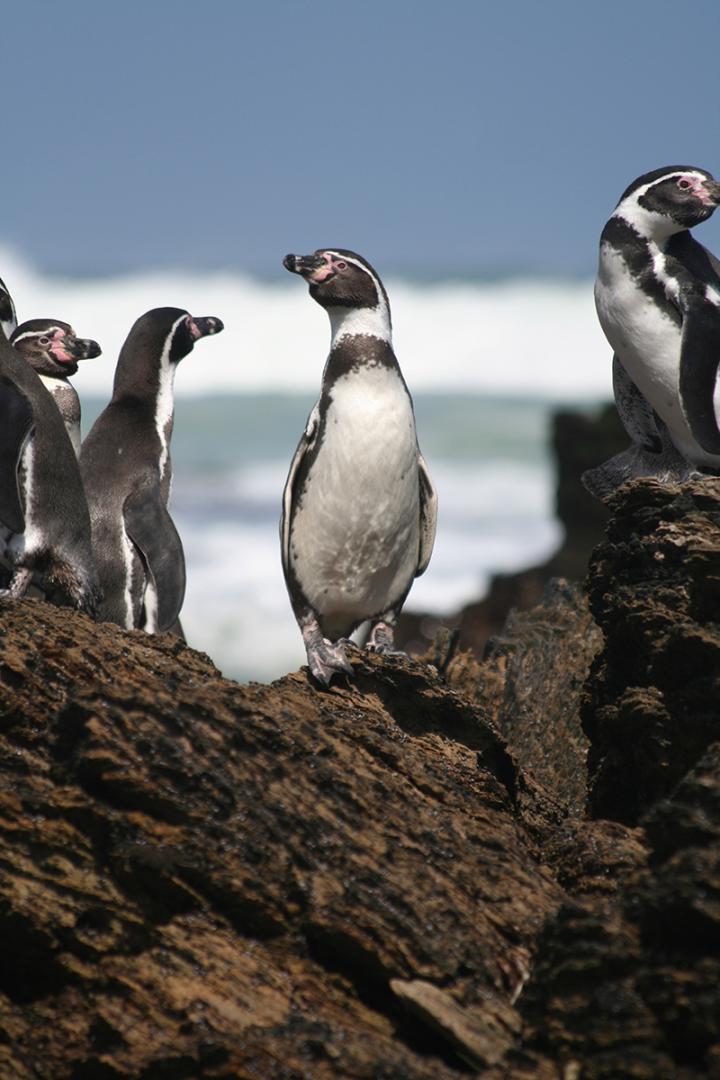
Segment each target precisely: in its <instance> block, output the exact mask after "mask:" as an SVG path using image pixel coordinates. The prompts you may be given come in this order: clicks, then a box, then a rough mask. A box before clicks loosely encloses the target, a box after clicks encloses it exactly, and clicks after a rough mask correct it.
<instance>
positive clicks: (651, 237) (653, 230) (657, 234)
mask: <svg viewBox="0 0 720 1080" xmlns="http://www.w3.org/2000/svg"><path fill="white" fill-rule="evenodd" d="M613 217H615V218H619V219H620V221H623V222H624V223H625V224H626V225H629V226H630V228H631V229H633V230H634V231H635V232H636V233H637V234H638V236H640V237H642V239H643V240H646V241H647V242H648V244H654V245H655V247H658V248H660V249H661V250H664V248H665V245H666V244H667V242H668V240H670V238H671V237H673V236H677V235H678V233H682V232H686V231H687V230H686V229H683V228H682V226H679V225H677V223H676V222H674V221H671V220H670V219H669V218H664V217H662V216H661V215H660V214H652V215H649V214H648V212H647V211H646V210H642V209H641V208H640V207H635V206H628V207H623V209H622V210H618V211H617V213H615V214H613Z"/></svg>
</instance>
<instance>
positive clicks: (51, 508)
mask: <svg viewBox="0 0 720 1080" xmlns="http://www.w3.org/2000/svg"><path fill="white" fill-rule="evenodd" d="M0 534H1V535H2V542H3V547H4V556H5V558H6V559H7V560H8V561H9V563H10V566H11V572H12V577H11V580H10V585H9V587H8V588H7V589H5V590H3V591H2V593H1V594H0V595H1V596H2V597H3V598H10V599H17V598H19V597H21V596H23V595H24V594H25V592H26V590H27V588H28V585H29V584H30V581H31V579H32V577H33V575H34V574H36V575H37V577H38V580H39V582H40V584H41V586H42V588H43V590H44V592H45V595H46V596H47V597H48V598H49V599H50V600H52V601H54V602H57V603H60V604H64V605H69V606H72V607H76V608H78V609H79V610H81V611H86V612H87V613H88V614H90V615H93V614H95V611H96V608H97V602H98V586H97V578H96V576H95V569H94V566H93V558H92V549H91V542H90V517H89V514H88V507H87V502H86V500H85V494H84V492H83V486H82V482H81V479H80V473H79V470H78V464H77V460H76V458H75V454H74V452H73V448H72V445H71V443H70V439H69V437H68V433H67V431H66V430H65V425H64V424H63V421H62V417H61V416H60V413H59V411H58V409H57V406H56V405H55V402H54V401H53V399H52V397H51V396H50V394H49V393H48V391H47V390H46V389H45V387H44V386H43V384H42V383H41V381H40V378H39V377H38V375H36V373H35V372H34V371H33V370H32V368H31V367H30V366H29V364H27V363H26V362H25V360H23V358H22V357H21V356H19V355H18V353H17V352H16V351H15V349H13V348H12V347H11V346H10V344H9V342H8V341H7V340H6V339H5V337H4V335H3V334H0Z"/></svg>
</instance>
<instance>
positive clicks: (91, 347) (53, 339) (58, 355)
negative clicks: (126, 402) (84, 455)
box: [10, 319, 100, 457]
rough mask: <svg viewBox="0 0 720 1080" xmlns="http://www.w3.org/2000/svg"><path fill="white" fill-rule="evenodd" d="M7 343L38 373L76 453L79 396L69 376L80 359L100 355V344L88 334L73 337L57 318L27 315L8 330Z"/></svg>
mask: <svg viewBox="0 0 720 1080" xmlns="http://www.w3.org/2000/svg"><path fill="white" fill-rule="evenodd" d="M10 344H11V345H12V346H13V348H15V349H16V350H17V351H18V352H19V353H20V355H21V356H22V357H23V358H24V359H25V360H26V361H27V363H28V364H29V365H30V367H31V368H32V369H33V370H34V371H36V372H37V373H38V375H39V376H40V381H41V382H42V384H43V386H44V387H45V388H46V389H47V390H49V391H50V393H51V394H52V397H53V400H54V402H55V404H56V405H57V407H58V409H59V410H60V415H61V416H62V418H63V422H64V424H65V428H66V430H67V433H68V435H69V436H70V442H71V443H72V446H73V450H74V451H75V455H76V457H77V456H78V455H79V454H80V398H79V397H78V394H77V390H76V389H75V387H74V386H73V385H72V384H71V383H70V381H69V377H70V376H71V375H74V374H75V373H76V372H77V369H78V363H79V361H80V360H88V359H92V358H93V357H96V356H100V346H99V345H98V343H97V341H93V340H92V339H91V338H79V337H77V335H76V333H75V331H74V330H73V328H72V327H71V326H70V325H69V324H68V323H66V322H60V320H59V319H29V320H28V321H27V322H24V323H21V324H20V326H18V327H17V328H16V329H15V330H14V331H13V333H12V335H11V337H10Z"/></svg>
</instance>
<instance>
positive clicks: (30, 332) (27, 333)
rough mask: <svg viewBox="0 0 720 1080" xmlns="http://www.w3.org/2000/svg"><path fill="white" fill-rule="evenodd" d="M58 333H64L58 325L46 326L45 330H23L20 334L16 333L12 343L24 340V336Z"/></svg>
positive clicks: (34, 336)
mask: <svg viewBox="0 0 720 1080" xmlns="http://www.w3.org/2000/svg"><path fill="white" fill-rule="evenodd" d="M58 333H62V334H63V335H64V333H65V331H64V330H63V329H62V328H61V327H60V326H48V327H47V329H46V330H25V331H24V332H23V333H22V334H18V336H17V337H16V338H15V340H14V341H13V345H17V343H18V341H24V340H25V339H26V338H41V337H51V336H53V335H54V334H58Z"/></svg>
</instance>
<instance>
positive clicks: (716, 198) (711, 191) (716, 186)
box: [702, 180, 720, 206]
mask: <svg viewBox="0 0 720 1080" xmlns="http://www.w3.org/2000/svg"><path fill="white" fill-rule="evenodd" d="M702 186H703V188H704V189H705V191H707V193H708V195H709V196H710V198H711V199H712V201H713V202H714V203H715V205H716V206H720V181H718V180H703V185H702Z"/></svg>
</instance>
